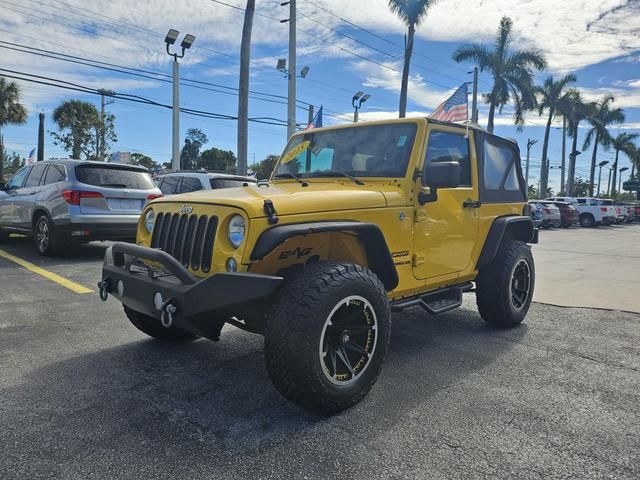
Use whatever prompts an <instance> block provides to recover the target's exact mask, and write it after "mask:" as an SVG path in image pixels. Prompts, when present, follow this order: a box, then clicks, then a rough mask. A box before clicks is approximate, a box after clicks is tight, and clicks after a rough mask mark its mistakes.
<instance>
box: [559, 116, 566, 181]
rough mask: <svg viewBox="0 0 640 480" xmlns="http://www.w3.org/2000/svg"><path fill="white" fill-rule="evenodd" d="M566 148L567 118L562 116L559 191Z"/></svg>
mask: <svg viewBox="0 0 640 480" xmlns="http://www.w3.org/2000/svg"><path fill="white" fill-rule="evenodd" d="M566 148H567V118H566V117H565V116H563V117H562V162H561V163H560V168H561V170H560V191H561V192H564V191H565V188H564V181H565V177H564V170H565V165H566V164H565V155H566Z"/></svg>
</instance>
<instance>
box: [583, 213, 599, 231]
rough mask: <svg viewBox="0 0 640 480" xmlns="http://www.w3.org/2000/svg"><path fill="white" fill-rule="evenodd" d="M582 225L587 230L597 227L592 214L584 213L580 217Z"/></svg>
mask: <svg viewBox="0 0 640 480" xmlns="http://www.w3.org/2000/svg"><path fill="white" fill-rule="evenodd" d="M580 225H582V226H583V227H585V228H591V227H595V226H596V220H595V218H593V215H591V214H590V213H584V214H582V215H580Z"/></svg>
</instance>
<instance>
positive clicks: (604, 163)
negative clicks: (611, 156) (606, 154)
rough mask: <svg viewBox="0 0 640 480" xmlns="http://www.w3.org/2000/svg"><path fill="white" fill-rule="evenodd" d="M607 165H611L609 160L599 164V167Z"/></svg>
mask: <svg viewBox="0 0 640 480" xmlns="http://www.w3.org/2000/svg"><path fill="white" fill-rule="evenodd" d="M607 163H609V160H605V161H603V162H600V163H599V164H598V166H599V167H604V166H605V165H606V164H607Z"/></svg>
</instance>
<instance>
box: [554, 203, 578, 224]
mask: <svg viewBox="0 0 640 480" xmlns="http://www.w3.org/2000/svg"><path fill="white" fill-rule="evenodd" d="M553 203H554V205H555V206H556V207H558V208H559V209H560V221H561V222H562V226H563V227H564V228H569V227H570V226H571V225H575V224H576V223H578V221H579V218H578V210H576V208H575V207H574V206H573V205H571V204H570V203H566V202H553Z"/></svg>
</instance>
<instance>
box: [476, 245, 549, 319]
mask: <svg viewBox="0 0 640 480" xmlns="http://www.w3.org/2000/svg"><path fill="white" fill-rule="evenodd" d="M535 279H536V274H535V268H534V264H533V256H532V255H531V248H530V247H529V246H528V245H527V244H526V243H525V242H522V241H519V240H506V241H504V242H503V243H502V245H501V246H500V250H499V251H498V254H497V255H496V258H495V259H494V260H493V261H492V262H491V263H490V264H489V265H487V266H485V267H482V268H481V269H480V273H479V275H478V278H477V280H476V302H477V304H478V310H479V312H480V316H482V318H483V319H484V320H485V321H486V322H487V323H489V324H490V325H493V326H497V327H502V328H511V327H515V326H517V325H520V324H521V323H522V321H523V320H524V318H525V317H526V315H527V312H528V311H529V307H530V305H531V300H532V298H533V288H534V286H535Z"/></svg>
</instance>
